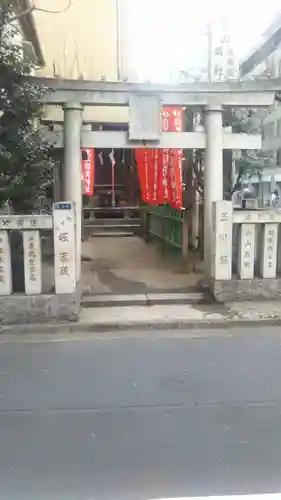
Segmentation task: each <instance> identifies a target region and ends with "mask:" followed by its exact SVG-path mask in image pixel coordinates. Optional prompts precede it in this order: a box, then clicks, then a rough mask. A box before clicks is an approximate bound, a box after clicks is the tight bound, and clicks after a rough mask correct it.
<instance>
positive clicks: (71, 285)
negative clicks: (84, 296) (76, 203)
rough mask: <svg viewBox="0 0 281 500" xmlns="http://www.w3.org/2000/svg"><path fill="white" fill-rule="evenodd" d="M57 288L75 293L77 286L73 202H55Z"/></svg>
mask: <svg viewBox="0 0 281 500" xmlns="http://www.w3.org/2000/svg"><path fill="white" fill-rule="evenodd" d="M53 221H54V249H55V290H56V293H57V294H64V293H74V291H75V287H76V251H75V249H76V245H75V215H74V208H73V203H70V202H61V203H54V204H53Z"/></svg>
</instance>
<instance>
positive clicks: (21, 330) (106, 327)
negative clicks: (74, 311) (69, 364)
mask: <svg viewBox="0 0 281 500" xmlns="http://www.w3.org/2000/svg"><path fill="white" fill-rule="evenodd" d="M243 326H244V327H249V326H255V327H259V326H261V327H264V326H281V317H278V318H269V319H268V318H264V319H262V318H259V319H254V320H253V319H232V318H229V319H227V318H226V319H224V320H217V321H214V320H213V321H207V320H206V321H178V320H171V321H163V322H159V321H158V322H148V321H136V322H132V321H128V322H123V323H121V324H120V323H94V322H91V323H86V322H77V323H57V324H55V323H54V324H42V323H40V324H31V325H2V326H1V327H0V336H1V335H7V334H11V333H13V334H18V335H25V334H44V335H45V334H49V335H57V334H70V335H72V334H75V333H79V334H83V333H85V334H86V333H99V332H100V333H105V332H113V331H115V332H120V331H129V330H137V331H140V330H145V331H149V330H183V329H189V330H207V329H209V330H220V329H226V328H235V327H243Z"/></svg>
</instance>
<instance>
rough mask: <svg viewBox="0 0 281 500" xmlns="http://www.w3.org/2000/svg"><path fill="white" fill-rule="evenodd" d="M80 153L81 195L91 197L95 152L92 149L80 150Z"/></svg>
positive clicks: (92, 192)
mask: <svg viewBox="0 0 281 500" xmlns="http://www.w3.org/2000/svg"><path fill="white" fill-rule="evenodd" d="M81 152H82V180H83V194H84V195H87V196H92V195H93V194H94V182H95V178H94V177H95V150H94V148H81Z"/></svg>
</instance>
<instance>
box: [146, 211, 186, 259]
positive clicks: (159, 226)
mask: <svg viewBox="0 0 281 500" xmlns="http://www.w3.org/2000/svg"><path fill="white" fill-rule="evenodd" d="M144 210H145V211H146V233H147V234H148V235H149V236H150V237H151V238H152V239H156V240H158V241H160V242H161V243H162V245H161V247H162V248H163V247H164V249H165V248H167V250H168V249H172V248H173V249H177V250H180V251H181V252H182V254H183V255H185V254H186V252H187V249H188V237H187V229H186V220H185V213H186V211H185V210H176V209H174V208H171V207H170V206H169V205H159V206H155V205H146V206H144Z"/></svg>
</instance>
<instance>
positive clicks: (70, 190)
mask: <svg viewBox="0 0 281 500" xmlns="http://www.w3.org/2000/svg"><path fill="white" fill-rule="evenodd" d="M82 111H83V106H82V105H81V104H79V103H75V102H71V103H66V104H65V106H64V164H63V173H62V177H63V182H62V188H63V189H62V191H63V193H62V194H63V201H71V202H72V203H74V208H75V214H76V280H77V281H79V279H80V275H81V236H82V215H81V211H82V170H81V132H82V122H83V117H82Z"/></svg>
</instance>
